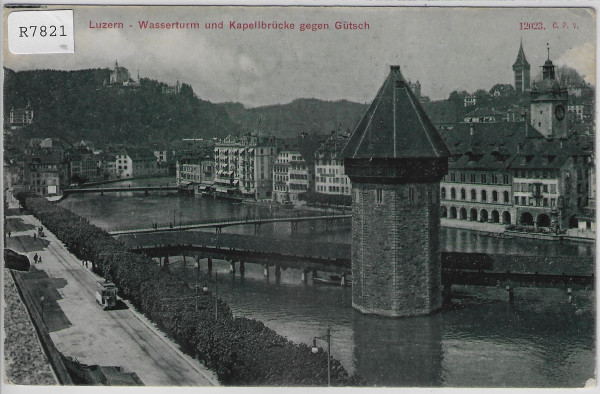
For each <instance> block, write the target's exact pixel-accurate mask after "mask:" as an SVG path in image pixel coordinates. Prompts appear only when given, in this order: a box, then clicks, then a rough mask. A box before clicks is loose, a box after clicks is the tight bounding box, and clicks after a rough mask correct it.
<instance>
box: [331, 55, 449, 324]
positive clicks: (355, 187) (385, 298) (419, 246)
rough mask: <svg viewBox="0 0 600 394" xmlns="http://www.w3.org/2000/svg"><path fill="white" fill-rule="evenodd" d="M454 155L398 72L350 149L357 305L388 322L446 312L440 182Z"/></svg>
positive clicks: (396, 70) (348, 163)
mask: <svg viewBox="0 0 600 394" xmlns="http://www.w3.org/2000/svg"><path fill="white" fill-rule="evenodd" d="M449 155H450V153H449V151H448V148H447V147H446V145H445V144H444V142H443V140H442V139H441V137H440V135H439V134H438V132H437V130H436V129H435V127H434V126H433V125H432V123H431V121H430V120H429V118H428V117H427V115H426V114H425V111H424V110H423V108H422V107H421V105H420V104H419V101H418V100H417V98H416V97H415V95H414V94H413V92H412V91H411V89H410V88H409V86H408V82H406V81H405V79H404V77H403V76H402V74H401V73H400V67H399V66H391V71H390V73H389V75H388V77H387V78H386V80H385V82H384V83H383V86H382V87H381V88H380V89H379V91H378V92H377V95H376V96H375V99H374V100H373V102H372V103H371V105H370V106H369V109H368V110H367V112H366V113H365V115H364V116H363V118H362V120H361V121H360V122H359V124H358V126H357V127H356V129H355V130H354V132H353V133H352V136H351V137H350V139H349V140H348V142H347V143H346V145H345V146H344V149H343V150H342V153H341V156H342V157H344V166H345V170H346V174H347V175H348V176H349V177H350V180H351V181H352V278H353V279H352V306H353V307H354V308H356V309H358V310H359V311H361V312H363V313H372V314H378V315H384V316H415V315H424V314H429V313H431V312H433V311H435V310H436V309H438V308H440V307H441V296H442V293H441V261H440V239H439V231H440V230H439V228H440V209H439V207H440V201H439V198H440V196H439V193H440V180H441V178H442V177H443V176H444V175H445V174H446V173H447V172H448V157H449Z"/></svg>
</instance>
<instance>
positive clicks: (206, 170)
mask: <svg viewBox="0 0 600 394" xmlns="http://www.w3.org/2000/svg"><path fill="white" fill-rule="evenodd" d="M213 165H214V157H213V152H212V150H211V149H205V150H201V151H188V152H182V153H181V154H180V157H179V158H178V159H177V161H176V164H175V180H176V182H177V186H178V187H179V188H180V189H181V190H188V191H196V190H199V187H201V186H200V185H208V184H212V181H213Z"/></svg>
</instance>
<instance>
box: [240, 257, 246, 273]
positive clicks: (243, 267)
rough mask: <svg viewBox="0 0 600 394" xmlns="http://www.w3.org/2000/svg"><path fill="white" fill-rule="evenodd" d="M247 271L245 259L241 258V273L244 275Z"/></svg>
mask: <svg viewBox="0 0 600 394" xmlns="http://www.w3.org/2000/svg"><path fill="white" fill-rule="evenodd" d="M245 272H246V265H245V264H244V262H243V261H241V260H240V275H242V276H244V273H245Z"/></svg>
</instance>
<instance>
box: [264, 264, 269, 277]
mask: <svg viewBox="0 0 600 394" xmlns="http://www.w3.org/2000/svg"><path fill="white" fill-rule="evenodd" d="M263 267H264V269H263V272H264V275H265V278H267V279H268V278H269V264H265V265H263Z"/></svg>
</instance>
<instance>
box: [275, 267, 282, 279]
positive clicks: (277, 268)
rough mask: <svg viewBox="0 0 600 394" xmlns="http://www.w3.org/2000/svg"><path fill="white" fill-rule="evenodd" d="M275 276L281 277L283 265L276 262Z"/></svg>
mask: <svg viewBox="0 0 600 394" xmlns="http://www.w3.org/2000/svg"><path fill="white" fill-rule="evenodd" d="M275 277H276V278H279V277H281V266H280V265H279V264H275Z"/></svg>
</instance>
